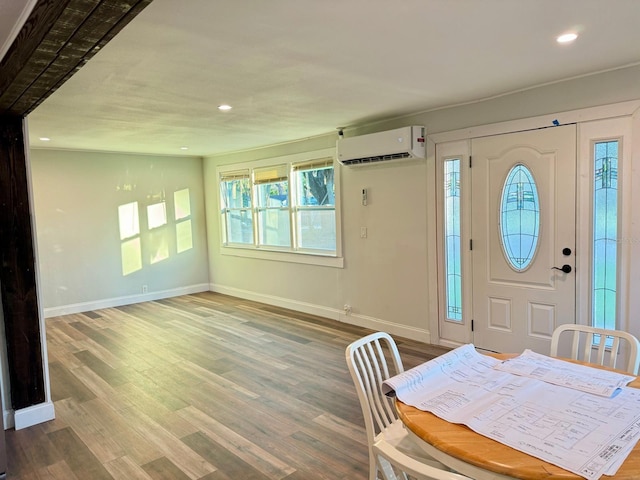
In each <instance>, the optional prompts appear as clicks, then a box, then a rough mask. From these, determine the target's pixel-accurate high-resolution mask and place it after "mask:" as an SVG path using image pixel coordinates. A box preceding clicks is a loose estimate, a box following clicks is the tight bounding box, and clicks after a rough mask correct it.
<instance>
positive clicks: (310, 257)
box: [209, 148, 344, 268]
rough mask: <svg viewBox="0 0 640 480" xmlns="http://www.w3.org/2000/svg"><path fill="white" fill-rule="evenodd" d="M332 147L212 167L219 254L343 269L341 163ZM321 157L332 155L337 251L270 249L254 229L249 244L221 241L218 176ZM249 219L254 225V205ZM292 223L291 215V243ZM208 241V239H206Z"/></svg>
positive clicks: (222, 235) (330, 156)
mask: <svg viewBox="0 0 640 480" xmlns="http://www.w3.org/2000/svg"><path fill="white" fill-rule="evenodd" d="M335 152H336V149H335V148H323V149H320V150H312V151H309V152H302V153H295V154H291V155H282V156H275V157H268V158H262V159H259V160H250V161H246V162H233V163H225V164H222V165H216V166H215V182H216V189H215V191H216V192H217V193H216V195H215V208H216V212H217V213H216V215H218V221H219V222H220V228H219V240H218V242H219V245H220V254H221V255H231V256H237V257H247V258H257V259H263V260H273V261H280V262H290V263H302V264H307V265H319V266H324V267H335V268H343V267H344V259H343V258H342V208H341V196H340V191H341V187H340V185H341V170H340V165H339V163H338V162H337V161H336V159H335ZM322 158H331V159H333V165H334V168H333V175H334V177H333V178H334V180H333V181H334V185H335V187H336V188H335V209H334V212H335V221H336V250H335V252H331V253H330V254H323V253H322V252H321V251H318V252H317V253H316V252H312V251H298V250H294V249H292V248H287V247H285V248H282V249H277V248H269V247H258V246H257V245H256V244H257V240H256V238H257V237H256V236H257V235H258V232H257V231H254V243H252V244H249V245H246V246H244V245H234V244H229V245H225V244H224V235H225V233H224V232H225V229H226V225H225V221H224V220H223V219H221V218H220V211H221V208H222V207H221V203H220V177H221V176H222V175H224V173H228V172H236V171H238V170H244V169H248V170H249V171H251V170H254V169H256V168H263V167H272V166H274V165H280V164H287V165H288V167H289V169H290V167H291V166H292V165H294V164H296V163H302V162H308V161H311V160H317V159H322ZM251 190H252V198H253V183H252V188H251ZM292 190H293V186H292V185H289V191H290V192H292ZM287 208H288V209H290V213H291V214H293V205H291V206H290V207H287ZM252 210H253V212H252V221H253V225H254V227H255V225H257V222H256V218H255V215H256V213H255V212H256V207H255V205H254V206H253V207H252ZM294 225H295V224H294V222H293V218H291V227H290V228H291V231H290V234H291V236H292V241H291V244H292V245H293V244H294V242H293V235H294V228H295V227H294ZM209 242H210V243H211V240H210V241H209Z"/></svg>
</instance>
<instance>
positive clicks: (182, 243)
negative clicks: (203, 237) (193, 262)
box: [176, 220, 193, 253]
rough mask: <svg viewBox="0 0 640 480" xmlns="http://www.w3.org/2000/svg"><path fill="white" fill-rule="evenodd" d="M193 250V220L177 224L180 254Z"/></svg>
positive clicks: (177, 246) (177, 243) (177, 241)
mask: <svg viewBox="0 0 640 480" xmlns="http://www.w3.org/2000/svg"><path fill="white" fill-rule="evenodd" d="M192 248H193V235H192V234H191V220H185V221H183V222H180V223H176V250H177V252H178V253H182V252H185V251H187V250H190V249H192Z"/></svg>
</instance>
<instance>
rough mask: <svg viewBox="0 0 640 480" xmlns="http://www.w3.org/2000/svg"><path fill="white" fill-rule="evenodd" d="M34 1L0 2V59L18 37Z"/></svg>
mask: <svg viewBox="0 0 640 480" xmlns="http://www.w3.org/2000/svg"><path fill="white" fill-rule="evenodd" d="M35 4H36V0H0V59H2V58H3V57H4V55H5V53H7V50H9V47H10V46H11V44H12V43H13V40H14V38H15V37H16V35H18V32H19V31H20V28H22V25H23V24H24V22H25V20H26V19H27V17H28V16H29V13H30V12H31V10H32V9H33V6H34V5H35Z"/></svg>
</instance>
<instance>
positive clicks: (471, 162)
mask: <svg viewBox="0 0 640 480" xmlns="http://www.w3.org/2000/svg"><path fill="white" fill-rule="evenodd" d="M471 163H472V162H471V155H469V168H471Z"/></svg>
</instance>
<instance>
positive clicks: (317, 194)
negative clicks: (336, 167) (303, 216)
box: [296, 167, 336, 206]
mask: <svg viewBox="0 0 640 480" xmlns="http://www.w3.org/2000/svg"><path fill="white" fill-rule="evenodd" d="M296 195H297V199H298V205H334V206H335V204H336V195H335V185H334V183H333V167H327V168H318V169H312V170H299V171H298V172H297V175H296Z"/></svg>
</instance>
